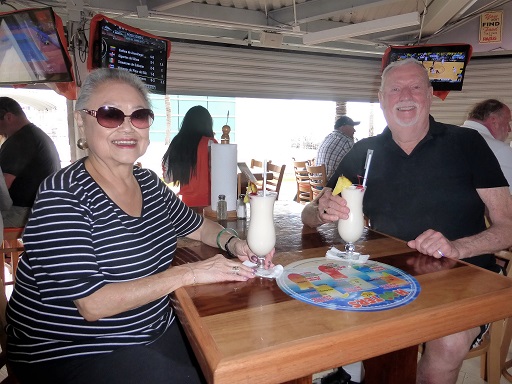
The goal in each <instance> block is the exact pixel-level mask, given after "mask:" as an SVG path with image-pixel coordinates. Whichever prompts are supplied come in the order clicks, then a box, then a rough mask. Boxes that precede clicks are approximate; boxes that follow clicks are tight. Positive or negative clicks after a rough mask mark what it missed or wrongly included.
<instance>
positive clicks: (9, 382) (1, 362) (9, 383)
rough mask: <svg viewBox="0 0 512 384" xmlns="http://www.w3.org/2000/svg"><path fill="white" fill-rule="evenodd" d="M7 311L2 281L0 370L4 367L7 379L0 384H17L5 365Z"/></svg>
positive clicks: (0, 290)
mask: <svg viewBox="0 0 512 384" xmlns="http://www.w3.org/2000/svg"><path fill="white" fill-rule="evenodd" d="M6 309H7V296H6V295H5V285H4V281H3V280H0V346H1V347H2V352H0V368H3V367H6V371H7V377H6V378H4V379H3V380H2V381H1V382H0V384H17V383H18V380H17V379H16V378H15V377H14V374H13V373H12V371H11V369H10V368H9V365H8V364H7V334H6V333H5V326H6V325H7V320H6V318H5V311H6Z"/></svg>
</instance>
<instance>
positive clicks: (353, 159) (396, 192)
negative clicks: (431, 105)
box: [327, 117, 508, 268]
mask: <svg viewBox="0 0 512 384" xmlns="http://www.w3.org/2000/svg"><path fill="white" fill-rule="evenodd" d="M368 149H373V151H374V152H373V157H372V162H371V165H370V169H369V172H368V179H367V181H366V186H367V190H366V193H365V197H364V202H363V207H364V213H365V215H366V216H368V217H369V219H370V222H371V226H372V228H373V229H375V230H377V231H380V232H383V233H386V234H389V235H392V236H395V237H398V238H400V239H402V240H405V241H408V240H413V239H415V238H416V237H417V236H418V235H420V234H421V233H422V232H424V231H425V230H427V229H434V230H436V231H439V232H441V233H442V234H443V235H444V236H446V238H448V239H449V240H455V239H459V238H461V237H466V236H471V235H474V234H477V233H479V232H481V231H483V230H484V229H485V228H486V226H485V220H484V211H485V205H484V203H483V202H482V200H481V199H480V197H479V195H478V193H477V191H476V189H477V188H495V187H503V186H506V185H508V184H507V180H506V179H505V177H504V176H503V172H502V171H501V168H500V166H499V163H498V161H497V160H496V157H495V156H494V154H493V153H492V151H491V150H490V149H489V147H488V145H487V143H486V142H485V140H484V139H483V138H482V137H481V135H480V134H479V133H478V132H476V131H474V130H471V129H466V128H461V127H458V126H454V125H448V124H443V123H438V122H436V121H435V120H434V119H433V118H432V117H430V127H429V132H428V133H427V135H426V137H425V138H424V139H423V140H422V141H421V142H420V143H419V144H418V145H417V146H416V148H414V150H413V151H412V153H411V154H410V155H407V154H406V153H405V152H404V151H403V150H402V149H401V148H400V147H399V146H398V145H397V144H396V143H395V141H394V140H393V138H392V136H391V131H390V130H389V128H388V127H386V129H385V130H384V131H383V132H382V133H381V134H380V135H377V136H374V137H370V138H367V139H363V140H361V141H359V142H357V143H356V144H355V145H354V147H353V148H352V150H351V151H350V152H349V153H348V154H347V155H346V156H345V157H344V158H343V160H342V161H341V163H340V164H339V166H338V168H337V169H336V172H335V173H334V175H333V176H332V177H331V179H330V180H329V182H328V183H327V186H328V187H331V188H333V187H334V185H335V184H336V180H337V178H338V176H340V175H342V174H343V175H344V176H346V177H348V178H349V179H350V180H351V181H352V182H353V183H358V176H361V177H362V175H364V164H365V160H366V154H367V150H368ZM466 261H468V262H471V263H473V264H476V265H480V266H483V267H486V268H493V266H494V258H493V257H492V256H491V255H483V256H476V257H473V258H470V259H466Z"/></svg>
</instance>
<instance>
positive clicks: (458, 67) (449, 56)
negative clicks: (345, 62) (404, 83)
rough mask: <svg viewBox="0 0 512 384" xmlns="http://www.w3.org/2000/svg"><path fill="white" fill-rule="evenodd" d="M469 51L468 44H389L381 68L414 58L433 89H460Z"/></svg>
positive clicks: (470, 49)
mask: <svg viewBox="0 0 512 384" xmlns="http://www.w3.org/2000/svg"><path fill="white" fill-rule="evenodd" d="M471 52H472V48H471V45H469V44H442V45H421V46H420V45H418V46H401V47H397V46H391V47H389V48H388V49H387V50H386V52H385V53H384V56H383V58H382V68H383V69H384V68H385V67H386V66H387V65H388V64H389V63H391V62H393V61H399V60H404V59H408V58H414V59H416V60H418V61H421V62H422V63H423V66H424V67H425V69H426V70H427V72H428V76H429V78H430V83H431V84H432V87H433V89H434V91H461V90H462V84H463V82H464V75H465V73H466V66H467V65H468V62H469V59H470V57H471Z"/></svg>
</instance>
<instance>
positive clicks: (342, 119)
mask: <svg viewBox="0 0 512 384" xmlns="http://www.w3.org/2000/svg"><path fill="white" fill-rule="evenodd" d="M359 123H360V122H359V121H354V120H352V119H351V118H350V117H348V116H341V117H340V118H339V119H338V120H336V122H335V123H334V129H336V128H339V127H342V126H344V125H352V126H355V125H359Z"/></svg>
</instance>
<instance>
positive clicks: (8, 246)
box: [0, 228, 25, 384]
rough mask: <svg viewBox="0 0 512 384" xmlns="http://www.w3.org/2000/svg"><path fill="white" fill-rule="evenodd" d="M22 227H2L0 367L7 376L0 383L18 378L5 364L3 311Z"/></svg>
mask: <svg viewBox="0 0 512 384" xmlns="http://www.w3.org/2000/svg"><path fill="white" fill-rule="evenodd" d="M22 234H23V228H4V240H3V242H2V246H1V250H0V251H1V253H2V255H1V257H0V346H1V347H2V352H0V368H2V367H4V366H5V367H6V370H7V377H6V378H5V379H3V380H2V381H1V382H0V384H17V383H18V380H17V379H16V378H15V376H14V374H13V373H12V371H11V369H10V368H9V365H8V364H7V334H6V333H5V326H6V325H7V321H6V318H5V311H6V309H7V295H6V293H5V288H6V286H7V285H13V284H14V281H15V278H16V269H17V268H18V261H19V258H20V256H21V254H22V252H23V251H24V250H25V248H24V247H23V242H22V240H21V236H22ZM6 269H8V270H9V271H10V275H11V276H12V279H10V280H6V278H5V275H6Z"/></svg>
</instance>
